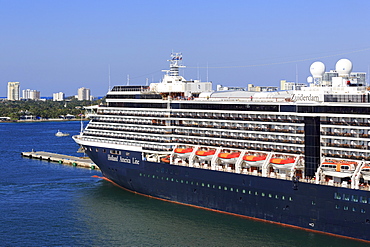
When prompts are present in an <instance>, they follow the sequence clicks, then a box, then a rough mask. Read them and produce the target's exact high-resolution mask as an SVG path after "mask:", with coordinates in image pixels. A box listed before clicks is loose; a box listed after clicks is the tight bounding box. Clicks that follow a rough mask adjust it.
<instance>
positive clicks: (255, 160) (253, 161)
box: [243, 155, 266, 166]
mask: <svg viewBox="0 0 370 247" xmlns="http://www.w3.org/2000/svg"><path fill="white" fill-rule="evenodd" d="M243 160H244V162H245V163H246V164H247V165H248V166H262V164H263V162H265V160H266V156H263V155H261V156H256V155H244V156H243Z"/></svg>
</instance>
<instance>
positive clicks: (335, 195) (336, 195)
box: [334, 192, 342, 200]
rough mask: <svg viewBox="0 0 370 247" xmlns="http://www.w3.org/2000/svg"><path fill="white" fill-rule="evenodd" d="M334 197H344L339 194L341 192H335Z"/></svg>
mask: <svg viewBox="0 0 370 247" xmlns="http://www.w3.org/2000/svg"><path fill="white" fill-rule="evenodd" d="M334 199H338V200H340V199H342V196H341V194H339V193H337V192H335V193H334Z"/></svg>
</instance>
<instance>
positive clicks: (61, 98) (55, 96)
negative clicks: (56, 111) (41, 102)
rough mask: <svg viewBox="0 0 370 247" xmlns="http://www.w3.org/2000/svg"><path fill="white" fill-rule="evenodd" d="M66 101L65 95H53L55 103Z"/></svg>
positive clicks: (61, 93)
mask: <svg viewBox="0 0 370 247" xmlns="http://www.w3.org/2000/svg"><path fill="white" fill-rule="evenodd" d="M63 100H64V93H63V92H59V93H53V101H63Z"/></svg>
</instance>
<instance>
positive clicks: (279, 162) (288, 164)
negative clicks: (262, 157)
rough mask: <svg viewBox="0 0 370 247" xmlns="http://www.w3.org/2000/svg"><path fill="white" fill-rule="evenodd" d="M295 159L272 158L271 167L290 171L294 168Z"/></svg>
mask: <svg viewBox="0 0 370 247" xmlns="http://www.w3.org/2000/svg"><path fill="white" fill-rule="evenodd" d="M294 162H295V159H293V158H287V159H283V158H272V159H271V160H270V163H271V165H272V166H273V167H274V168H276V169H290V168H292V166H293V164H294Z"/></svg>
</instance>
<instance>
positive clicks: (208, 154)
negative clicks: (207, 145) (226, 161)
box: [195, 150, 216, 160]
mask: <svg viewBox="0 0 370 247" xmlns="http://www.w3.org/2000/svg"><path fill="white" fill-rule="evenodd" d="M215 153H216V150H208V151H205V150H198V151H196V152H195V155H196V156H198V158H199V159H200V160H211V159H212V158H213V155H214V154H215Z"/></svg>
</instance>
